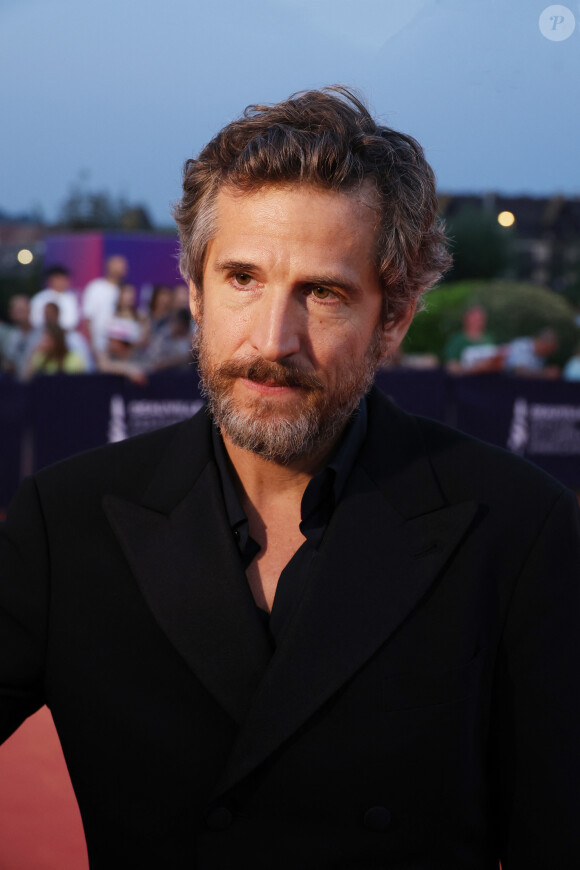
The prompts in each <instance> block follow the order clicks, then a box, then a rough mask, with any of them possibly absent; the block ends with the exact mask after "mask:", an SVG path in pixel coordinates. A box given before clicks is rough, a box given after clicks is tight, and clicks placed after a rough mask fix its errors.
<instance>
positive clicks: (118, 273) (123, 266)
mask: <svg viewBox="0 0 580 870" xmlns="http://www.w3.org/2000/svg"><path fill="white" fill-rule="evenodd" d="M128 271H129V266H128V263H127V260H126V259H125V257H122V256H120V255H118V254H116V255H115V256H112V257H109V259H108V260H107V262H106V266H105V277H104V278H95V279H94V280H93V281H89V283H88V284H87V286H86V287H85V292H84V295H83V316H84V320H85V323H86V329H87V332H88V336H89V339H90V342H91V349H92V351H93V353H94V354H95V357H96V356H97V354H99V353H101V352H103V351H104V350H105V348H106V346H107V328H108V326H109V322H110V321H111V320H112V318H113V317H114V314H115V309H116V306H117V299H118V298H119V287H120V286H121V284H122V283H123V281H124V280H125V278H126V277H127V272H128Z"/></svg>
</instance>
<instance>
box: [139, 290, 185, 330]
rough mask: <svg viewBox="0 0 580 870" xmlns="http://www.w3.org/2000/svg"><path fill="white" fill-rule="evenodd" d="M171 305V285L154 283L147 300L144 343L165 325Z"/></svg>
mask: <svg viewBox="0 0 580 870" xmlns="http://www.w3.org/2000/svg"><path fill="white" fill-rule="evenodd" d="M188 304H189V303H188ZM172 307H173V291H172V290H171V287H169V286H168V285H167V284H156V285H155V286H154V288H153V293H152V294H151V299H150V300H149V312H148V317H147V324H146V333H145V337H144V342H143V343H144V344H147V343H149V342H150V341H151V340H152V339H153V337H154V336H155V335H156V334H157V333H158V332H159V331H160V330H163V329H164V328H165V327H166V326H167V324H168V322H169V317H170V315H171V311H172Z"/></svg>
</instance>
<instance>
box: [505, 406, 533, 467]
mask: <svg viewBox="0 0 580 870" xmlns="http://www.w3.org/2000/svg"><path fill="white" fill-rule="evenodd" d="M529 437H530V427H529V424H528V403H527V402H526V400H525V399H516V400H515V402H514V410H513V414H512V422H511V426H510V434H509V436H508V440H507V446H508V449H509V450H512V451H513V452H514V453H520V454H523V453H525V450H526V445H527V443H528V439H529Z"/></svg>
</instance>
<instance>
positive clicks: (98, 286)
mask: <svg viewBox="0 0 580 870" xmlns="http://www.w3.org/2000/svg"><path fill="white" fill-rule="evenodd" d="M127 275H128V263H127V260H126V259H125V257H122V256H113V257H110V258H109V260H108V261H107V263H106V269H105V274H104V276H103V277H101V278H96V279H94V280H93V281H90V282H89V284H87V286H86V287H85V288H84V290H83V291H82V293H80V294H77V292H75V291H74V290H72V289H71V287H70V275H69V272H68V270H67V269H66V268H64V267H63V266H54V267H52V268H51V269H49V270H48V272H47V273H46V282H45V283H46V286H45V288H44V289H43V290H41V291H40V292H39V293H37V294H36V295H35V296H33V297H32V298H31V299H29V298H28V297H27V296H22V295H14V296H12V297H11V299H10V300H9V311H8V316H9V323H0V368H1V370H2V371H3V372H4V373H10V374H12V375H13V376H14V377H15V378H17V379H18V380H21V381H27V380H30V378H32V377H34V376H35V375H38V374H44V375H49V374H56V373H64V374H76V373H79V372H106V373H109V374H118V375H123V376H125V377H127V378H129V379H130V380H132V381H134V382H135V383H138V384H145V383H146V382H147V379H148V376H149V375H150V374H151V373H153V372H157V371H160V370H161V369H169V368H181V367H186V366H189V365H191V363H192V359H193V357H192V352H191V346H192V341H193V337H194V334H195V328H196V327H195V323H194V322H193V320H192V318H191V314H190V310H189V299H188V290H187V287H186V286H185V284H176V285H175V286H168V285H164V284H157V285H155V286H154V287H153V288H152V291H151V294H150V297H149V298H148V299H146V300H141V304H140V305H138V296H137V291H136V288H135V287H134V286H133V285H132V284H130V283H128V282H127ZM558 348H559V339H558V334H557V333H556V332H555V331H554V330H552V329H548V328H546V329H543V330H541V331H540V332H539V333H538V334H537V335H531V336H521V337H519V338H516V339H515V340H513V341H511V342H509V343H507V344H500V343H498V342H497V341H496V340H495V338H494V336H493V334H492V333H490V332H489V331H488V324H487V313H486V311H485V308H484V307H483V306H481V305H472V306H470V307H469V308H467V310H466V311H465V312H464V314H463V320H462V328H461V330H460V331H459V332H457V333H455V334H454V335H451V336H450V338H449V340H448V341H447V344H446V345H445V347H444V348H443V351H442V354H441V357H437V356H434V355H429V354H421V355H413V354H404V353H400V354H399V355H398V356H397V357H396V358H394V359H393V358H391V359H389V360H388V361H387V364H386V365H387V366H388V367H395V366H404V367H414V368H415V367H417V368H433V367H438V366H440V365H443V366H445V368H446V369H447V371H449V372H450V373H451V374H455V375H469V374H480V373H483V372H506V373H510V374H514V375H519V376H532V377H542V378H559V377H562V378H564V379H565V380H571V381H580V347H579V348H578V349H577V351H576V354H575V355H574V356H572V358H571V359H569V360H568V362H567V363H566V364H565V365H564V367H563V368H561V367H559V366H556V365H554V364H553V362H552V358H553V357H554V355H555V354H556V353H557V351H558Z"/></svg>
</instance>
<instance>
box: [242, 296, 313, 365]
mask: <svg viewBox="0 0 580 870" xmlns="http://www.w3.org/2000/svg"><path fill="white" fill-rule="evenodd" d="M252 315H253V323H252V331H251V343H252V346H253V347H254V348H255V349H256V350H257V351H258V353H259V354H260V356H262V357H263V358H264V359H267V360H270V362H276V361H277V360H281V359H283V358H284V357H289V356H292V355H293V354H295V353H298V351H299V350H300V330H301V327H302V320H303V311H302V309H301V306H300V304H299V302H298V300H297V299H295V298H294V296H293V294H292V293H291V292H287V291H284V290H275V289H271V291H270V292H268V293H265V294H264V296H263V297H262V298H261V299H260V301H259V302H258V303H257V305H256V308H255V309H254V311H253V312H252Z"/></svg>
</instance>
